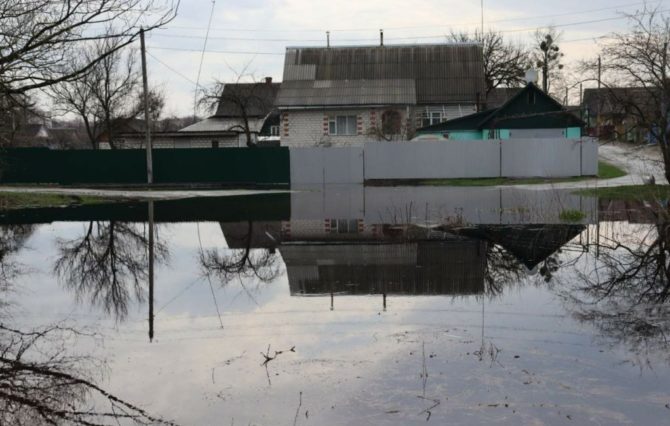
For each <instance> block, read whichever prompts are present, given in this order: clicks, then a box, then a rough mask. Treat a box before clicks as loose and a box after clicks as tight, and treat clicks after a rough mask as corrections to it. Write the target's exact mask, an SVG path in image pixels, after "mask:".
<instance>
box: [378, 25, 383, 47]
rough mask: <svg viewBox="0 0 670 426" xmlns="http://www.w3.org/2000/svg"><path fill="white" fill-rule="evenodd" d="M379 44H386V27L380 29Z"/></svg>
mask: <svg viewBox="0 0 670 426" xmlns="http://www.w3.org/2000/svg"><path fill="white" fill-rule="evenodd" d="M379 45H380V46H383V45H384V29H383V28H382V29H381V30H379Z"/></svg>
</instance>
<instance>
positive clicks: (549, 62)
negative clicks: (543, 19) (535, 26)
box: [533, 27, 563, 93]
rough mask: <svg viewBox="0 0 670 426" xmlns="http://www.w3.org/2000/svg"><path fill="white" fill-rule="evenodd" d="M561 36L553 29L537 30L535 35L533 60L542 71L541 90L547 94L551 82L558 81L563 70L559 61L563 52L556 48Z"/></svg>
mask: <svg viewBox="0 0 670 426" xmlns="http://www.w3.org/2000/svg"><path fill="white" fill-rule="evenodd" d="M560 37H561V34H560V33H559V32H557V31H556V29H555V28H554V27H549V28H547V29H545V30H538V31H537V32H536V33H535V41H536V45H535V53H534V55H533V59H534V61H535V64H536V66H537V67H538V68H540V69H541V70H542V90H544V91H545V92H546V93H549V91H550V90H551V82H552V80H558V79H560V71H561V70H562V69H563V64H562V63H561V59H562V58H563V52H561V49H560V47H559V46H558V42H559V39H560Z"/></svg>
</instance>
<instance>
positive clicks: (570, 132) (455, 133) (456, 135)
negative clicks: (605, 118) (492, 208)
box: [419, 127, 582, 141]
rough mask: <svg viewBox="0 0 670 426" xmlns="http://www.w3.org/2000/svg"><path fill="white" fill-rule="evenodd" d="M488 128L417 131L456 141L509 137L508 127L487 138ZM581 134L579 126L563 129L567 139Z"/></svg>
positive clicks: (497, 130) (496, 130)
mask: <svg viewBox="0 0 670 426" xmlns="http://www.w3.org/2000/svg"><path fill="white" fill-rule="evenodd" d="M489 132H490V129H485V130H452V131H449V132H419V134H420V135H435V136H437V137H441V136H442V135H443V134H444V133H449V139H452V140H457V141H471V140H488V139H503V140H504V139H509V138H510V129H495V130H494V134H495V137H494V138H489ZM581 136H582V129H580V128H579V127H568V128H567V129H566V130H565V137H566V138H567V139H576V138H579V137H581Z"/></svg>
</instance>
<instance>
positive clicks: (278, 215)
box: [0, 186, 670, 425]
mask: <svg viewBox="0 0 670 426" xmlns="http://www.w3.org/2000/svg"><path fill="white" fill-rule="evenodd" d="M568 213H571V214H568ZM568 220H571V221H568ZM151 224H153V226H151ZM669 256H670V216H667V210H665V209H664V208H662V207H661V204H654V203H647V204H643V203H637V204H636V203H619V202H612V201H608V200H597V199H594V198H590V197H583V196H578V195H575V194H573V193H571V192H569V191H563V192H561V191H559V190H553V191H530V190H517V189H500V188H481V189H478V188H426V187H422V188H363V187H348V186H347V187H327V188H304V190H302V191H294V192H291V193H275V194H250V195H245V196H236V197H221V198H216V197H208V198H190V199H183V200H160V201H152V202H150V203H139V202H138V203H124V204H112V205H90V206H80V207H71V208H58V209H56V208H54V209H31V210H26V211H13V212H5V213H4V214H0V262H1V264H0V267H1V268H0V291H1V293H2V294H1V299H0V322H1V325H0V424H26V425H32V424H40V423H44V424H53V423H55V424H77V423H78V422H79V423H80V424H87V423H85V422H88V423H91V424H133V422H137V423H146V424H161V423H165V424H179V425H310V424H312V425H411V424H439V425H442V424H510V425H517V424H532V425H542V424H549V425H555V424H556V425H562V424H579V425H589V424H593V425H611V424H636V425H639V424H650V425H651V424H653V425H659V424H670V368H669V367H670V343H669V342H668V332H669V331H670V309H669V306H670V263H669V262H668V259H670V257H669Z"/></svg>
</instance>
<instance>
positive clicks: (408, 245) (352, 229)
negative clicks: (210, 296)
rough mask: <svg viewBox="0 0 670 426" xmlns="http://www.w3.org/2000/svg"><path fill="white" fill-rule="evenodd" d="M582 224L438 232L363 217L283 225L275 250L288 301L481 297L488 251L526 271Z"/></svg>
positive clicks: (461, 229)
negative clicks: (493, 248) (495, 248)
mask: <svg viewBox="0 0 670 426" xmlns="http://www.w3.org/2000/svg"><path fill="white" fill-rule="evenodd" d="M583 229H584V227H583V226H582V225H529V226H504V225H494V226H477V227H466V228H459V229H450V228H449V227H445V228H444V230H443V231H437V230H435V229H426V228H421V227H418V226H402V225H389V224H366V223H365V222H364V221H363V220H360V219H342V220H339V219H326V220H322V221H319V220H312V221H290V222H282V226H281V241H282V242H281V247H280V252H281V254H282V257H283V259H284V262H285V263H286V269H287V273H288V279H289V286H290V288H291V294H292V295H310V294H311V295H318V294H328V293H346V294H380V293H382V294H414V295H418V294H428V295H430V294H434V295H438V294H442V295H447V294H453V295H468V294H480V293H483V292H484V289H485V285H484V282H485V270H486V265H487V258H486V255H487V248H488V247H489V246H490V245H493V244H495V245H499V246H501V247H503V248H504V249H505V250H506V251H507V252H508V253H510V254H511V255H512V256H513V257H514V258H516V259H517V261H518V262H519V263H520V264H522V265H524V266H525V267H526V268H527V269H528V270H531V269H533V268H535V267H536V266H537V265H538V264H540V263H541V262H543V261H544V260H545V259H547V258H548V257H549V256H551V255H552V254H553V253H555V252H556V251H557V250H558V249H559V248H560V247H562V246H563V245H565V244H566V243H567V242H569V241H570V240H572V239H573V238H574V237H575V236H577V235H579V233H580V232H581V231H582V230H583Z"/></svg>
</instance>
